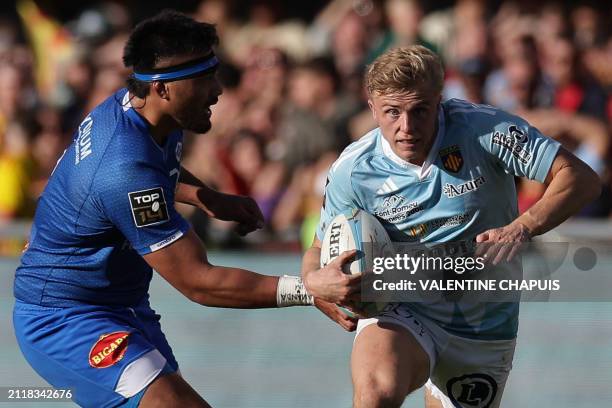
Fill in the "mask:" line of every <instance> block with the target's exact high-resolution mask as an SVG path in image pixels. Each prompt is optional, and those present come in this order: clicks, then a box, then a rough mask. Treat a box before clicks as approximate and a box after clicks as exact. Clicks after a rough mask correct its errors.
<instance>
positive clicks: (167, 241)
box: [149, 231, 183, 252]
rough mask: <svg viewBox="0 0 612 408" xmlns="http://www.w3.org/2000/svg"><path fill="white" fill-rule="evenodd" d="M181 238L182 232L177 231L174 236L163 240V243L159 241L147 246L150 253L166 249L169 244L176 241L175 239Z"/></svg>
mask: <svg viewBox="0 0 612 408" xmlns="http://www.w3.org/2000/svg"><path fill="white" fill-rule="evenodd" d="M182 236H183V232H182V231H177V232H175V233H174V234H172V235H170V236H169V237H168V238H166V239H164V240H163V241H159V242H158V243H157V244H153V245H151V246H149V248H150V249H151V252H155V251H157V250H158V249H162V248H164V247H167V246H168V245H170V244H171V243H173V242H174V241H176V240H177V239H179V238H180V237H182Z"/></svg>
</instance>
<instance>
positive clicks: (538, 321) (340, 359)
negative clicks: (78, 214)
mask: <svg viewBox="0 0 612 408" xmlns="http://www.w3.org/2000/svg"><path fill="white" fill-rule="evenodd" d="M210 258H211V260H212V261H213V262H214V263H217V264H222V265H232V266H240V267H245V268H249V269H252V270H255V271H260V272H263V273H268V274H276V275H280V274H284V273H288V274H296V273H297V272H298V270H299V262H300V258H299V256H297V255H286V256H285V255H261V254H254V253H229V252H224V253H212V254H211V255H210ZM16 265H17V260H16V259H0V271H1V274H0V327H2V328H3V329H2V330H0V344H1V345H2V347H1V348H0V361H2V363H1V364H0V387H2V386H30V387H33V386H44V385H45V383H44V381H43V380H42V379H41V378H40V377H38V375H37V374H36V373H34V371H33V370H32V369H31V368H30V367H29V366H28V365H27V364H26V362H25V360H24V359H23V357H22V356H21V353H20V352H19V349H18V347H17V345H16V342H15V339H14V335H13V331H12V323H11V310H12V303H13V297H12V279H13V273H14V268H15V267H16ZM610 289H611V290H612V287H610ZM151 303H152V305H153V307H154V308H155V309H156V310H157V312H158V313H160V314H161V315H162V326H163V328H164V332H165V333H166V336H167V337H168V340H169V341H170V344H171V345H172V346H173V349H174V353H175V355H176V357H177V359H178V361H179V364H180V365H181V371H182V373H183V376H184V377H185V378H186V379H187V380H188V381H189V382H190V383H191V384H192V385H193V386H194V388H195V389H196V390H198V391H199V392H200V393H201V394H202V395H203V396H204V397H205V398H206V399H207V400H208V401H209V402H210V403H211V404H212V405H213V406H214V407H227V408H230V407H231V408H238V407H262V408H263V407H266V408H273V407H277V408H293V407H295V408H298V407H316V408H324V407H330V408H336V407H350V406H351V384H350V376H349V367H348V362H349V356H350V351H351V344H352V341H353V334H351V333H346V332H344V331H343V330H342V329H340V327H339V326H336V325H335V324H334V323H332V322H331V321H330V320H328V319H327V318H326V317H324V316H323V315H321V314H320V313H318V312H317V311H316V310H314V309H310V308H290V309H282V310H254V311H243V310H225V309H214V308H204V307H201V306H198V305H196V304H193V303H190V302H189V301H188V300H186V299H185V298H183V297H182V296H181V295H180V294H179V293H178V292H177V291H175V290H174V289H173V288H172V287H170V286H169V285H168V284H167V283H166V282H165V281H163V280H162V279H160V278H158V277H156V278H155V279H154V280H153V283H152V285H151ZM610 384H612V303H602V302H600V303H524V304H522V305H521V323H520V330H519V338H518V346H517V351H516V355H515V359H514V368H513V370H512V373H511V375H510V380H509V383H508V385H507V387H506V392H505V394H504V399H503V401H502V407H511V408H514V407H520V408H523V407H537V408H547V407H550V408H566V407H567V408H570V407H571V408H580V407H585V408H586V407H589V408H591V407H593V408H594V407H612V387H611V386H610ZM422 398H423V396H422V392H420V391H419V392H417V393H415V394H414V395H412V396H410V397H409V399H408V400H407V401H406V403H405V404H404V406H405V407H422V406H423V403H422ZM49 404H50V405H49V406H51V407H63V406H73V405H71V404H65V403H64V404H62V403H49ZM42 405H45V406H46V405H47V404H46V403H45V404H42ZM0 406H18V407H22V408H26V407H39V406H41V404H30V403H19V404H17V405H16V404H14V403H10V404H9V403H0Z"/></svg>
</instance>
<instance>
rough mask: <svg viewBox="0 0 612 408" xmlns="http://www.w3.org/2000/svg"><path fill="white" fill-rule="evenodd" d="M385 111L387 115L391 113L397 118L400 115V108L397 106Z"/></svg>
mask: <svg viewBox="0 0 612 408" xmlns="http://www.w3.org/2000/svg"><path fill="white" fill-rule="evenodd" d="M385 113H386V114H387V115H390V116H391V117H394V118H397V117H399V115H400V112H399V109H396V108H391V109H388V110H386V111H385Z"/></svg>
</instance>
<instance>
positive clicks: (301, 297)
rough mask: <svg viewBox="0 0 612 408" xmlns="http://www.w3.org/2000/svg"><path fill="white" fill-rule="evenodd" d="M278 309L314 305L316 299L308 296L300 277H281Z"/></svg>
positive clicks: (277, 290) (277, 291)
mask: <svg viewBox="0 0 612 408" xmlns="http://www.w3.org/2000/svg"><path fill="white" fill-rule="evenodd" d="M276 304H277V306H278V307H287V306H305V305H314V297H313V296H311V295H309V294H308V291H307V290H306V287H305V286H304V282H302V278H300V277H299V276H288V275H284V276H281V277H280V278H279V280H278V287H277V288H276Z"/></svg>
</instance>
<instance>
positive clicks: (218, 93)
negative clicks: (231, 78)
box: [214, 78, 223, 97]
mask: <svg viewBox="0 0 612 408" xmlns="http://www.w3.org/2000/svg"><path fill="white" fill-rule="evenodd" d="M214 93H215V95H216V96H217V97H218V96H221V94H223V86H221V82H220V81H219V79H218V78H215V87H214Z"/></svg>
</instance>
